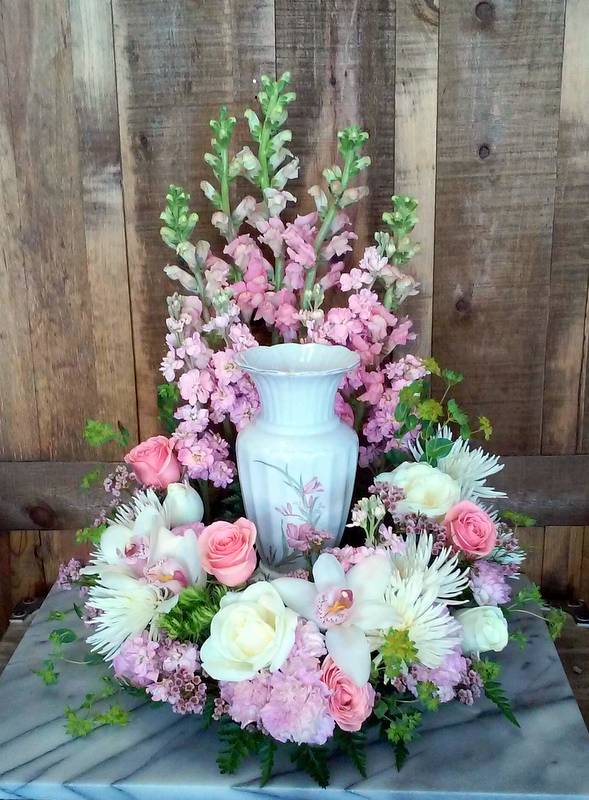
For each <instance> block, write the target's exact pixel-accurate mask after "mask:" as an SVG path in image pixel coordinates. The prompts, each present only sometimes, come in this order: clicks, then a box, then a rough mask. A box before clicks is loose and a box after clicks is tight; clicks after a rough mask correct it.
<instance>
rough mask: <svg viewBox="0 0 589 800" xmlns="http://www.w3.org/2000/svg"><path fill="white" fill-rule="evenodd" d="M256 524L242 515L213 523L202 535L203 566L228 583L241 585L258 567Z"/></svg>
mask: <svg viewBox="0 0 589 800" xmlns="http://www.w3.org/2000/svg"><path fill="white" fill-rule="evenodd" d="M255 541H256V526H255V525H254V523H253V522H250V521H249V520H247V519H244V518H243V517H240V519H238V520H236V521H235V522H233V523H232V522H222V521H219V522H213V523H212V525H208V526H207V527H206V528H205V529H204V530H203V531H202V533H201V534H200V536H199V539H198V546H199V550H200V557H201V562H202V566H203V567H204V569H205V570H206V571H207V572H208V573H209V575H214V577H215V578H216V579H217V580H218V581H219V582H220V583H223V584H225V586H239V584H241V583H245V581H246V580H247V579H248V578H249V577H250V575H251V574H252V572H253V571H254V570H255V568H256V563H257V562H256V551H255V549H254V544H255Z"/></svg>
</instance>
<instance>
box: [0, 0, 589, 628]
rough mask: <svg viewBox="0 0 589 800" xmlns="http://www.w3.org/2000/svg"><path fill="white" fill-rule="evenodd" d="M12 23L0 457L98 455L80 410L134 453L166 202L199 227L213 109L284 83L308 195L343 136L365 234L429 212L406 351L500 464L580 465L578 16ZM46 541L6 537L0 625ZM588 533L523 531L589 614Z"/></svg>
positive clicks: (315, 15) (1, 126) (83, 11)
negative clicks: (356, 156) (103, 422)
mask: <svg viewBox="0 0 589 800" xmlns="http://www.w3.org/2000/svg"><path fill="white" fill-rule="evenodd" d="M0 14H1V28H2V30H1V34H2V35H1V37H0V205H1V212H2V220H3V224H2V226H0V251H1V253H2V259H1V260H0V370H1V373H0V374H1V375H2V378H1V379H0V382H1V386H0V458H1V459H4V460H6V461H30V460H32V461H51V460H57V461H83V460H89V459H92V458H93V457H94V455H93V454H92V453H91V452H89V451H88V449H87V448H86V447H85V445H84V443H83V442H82V441H81V438H80V430H81V427H82V424H83V420H84V418H85V417H87V416H94V417H99V418H108V419H110V420H115V419H120V420H122V421H124V423H125V424H126V425H127V427H128V428H129V429H130V431H131V434H132V438H133V440H134V441H135V440H137V437H138V436H142V437H146V436H148V435H151V434H152V433H154V431H155V430H156V429H157V422H156V408H155V395H154V387H155V384H156V381H157V377H158V374H157V365H158V363H159V360H160V358H161V354H162V341H163V320H164V317H165V296H166V293H167V291H168V289H169V284H168V283H167V281H166V280H165V278H164V276H163V274H162V271H161V266H162V264H163V263H165V260H166V258H167V253H166V251H165V248H164V247H163V245H162V244H161V243H160V240H159V235H158V229H159V219H158V215H159V211H160V209H161V206H162V200H163V197H164V194H165V189H166V187H167V184H168V183H170V182H177V183H182V184H183V185H185V186H186V187H187V189H188V190H190V191H191V192H192V193H193V197H194V198H195V199H196V200H197V204H198V205H199V206H200V208H201V209H202V210H203V211H204V213H203V215H202V218H203V219H206V215H207V210H206V206H205V204H204V202H203V203H201V202H200V198H199V190H198V184H199V182H200V180H201V179H202V178H203V177H204V176H205V167H204V165H203V162H202V153H203V152H204V150H205V148H206V147H207V146H208V139H209V138H210V131H209V128H208V120H209V118H210V116H211V115H212V114H213V113H214V112H215V110H216V108H217V106H218V105H219V103H220V102H221V101H228V103H229V105H230V106H231V107H232V108H233V109H235V110H236V111H239V110H241V109H243V108H244V106H245V105H246V104H249V103H250V102H251V98H252V96H253V94H254V93H255V91H256V80H257V79H258V77H259V75H260V74H261V73H262V72H267V73H269V74H277V73H280V72H282V71H283V70H285V69H289V70H291V72H292V73H293V80H294V85H295V89H296V91H297V93H298V96H299V100H298V102H297V104H296V105H295V107H294V108H293V110H292V113H291V127H292V128H293V133H294V137H293V148H294V149H295V150H296V151H297V153H299V154H300V155H301V156H302V159H303V169H302V170H301V178H300V182H299V188H301V187H303V186H308V185H310V184H311V183H313V182H314V181H315V180H316V179H317V176H318V174H319V172H320V170H321V168H322V167H323V166H324V165H325V164H326V163H329V162H330V161H331V159H332V157H333V155H334V141H335V139H334V133H335V131H336V129H337V128H338V127H341V126H342V125H345V124H348V123H350V122H352V121H357V122H359V123H361V124H363V125H365V126H366V127H367V128H368V129H369V131H370V133H371V144H370V150H371V155H372V157H373V162H374V166H373V168H372V171H371V177H370V188H371V195H370V198H369V200H368V202H367V203H366V204H365V206H364V207H363V209H362V210H361V211H360V212H359V216H358V218H357V220H356V224H357V229H358V231H359V232H360V233H361V235H362V234H364V235H367V234H368V233H369V231H370V229H371V228H373V227H374V226H375V224H376V223H377V222H378V219H379V216H380V213H381V212H382V210H383V208H384V206H385V205H386V203H387V200H388V197H389V195H390V194H392V193H393V191H395V192H398V193H411V194H414V195H416V196H417V197H418V198H419V199H420V202H421V213H420V217H421V224H420V227H419V239H420V240H421V243H422V249H421V253H420V255H419V256H418V257H417V259H416V260H415V262H414V265H413V271H414V273H415V274H416V275H417V277H418V279H419V280H420V282H421V285H422V291H421V294H420V296H419V297H418V298H415V299H412V300H411V306H410V309H409V311H410V313H411V315H412V316H413V318H414V320H415V324H416V329H417V331H418V333H419V339H418V342H417V343H416V346H415V347H416V350H417V351H418V352H420V353H423V354H426V353H428V352H429V351H430V349H432V348H433V352H434V353H435V354H436V356H437V357H438V358H439V360H441V361H442V362H443V363H444V364H446V365H448V366H455V367H458V368H460V369H462V370H463V371H464V372H465V373H466V375H467V379H468V380H467V382H466V383H465V384H464V387H463V389H462V397H461V399H462V400H463V402H464V403H465V404H466V405H467V406H468V407H469V408H471V409H473V410H474V409H477V410H479V411H481V412H484V413H487V414H488V415H489V416H490V417H492V419H493V422H494V424H495V428H496V431H497V434H496V438H495V442H494V447H495V449H496V450H497V452H500V453H502V454H504V455H514V456H538V455H573V454H581V453H587V452H589V411H588V404H589V391H588V381H589V376H588V371H587V349H588V348H587V343H588V341H589V317H588V314H587V301H588V279H589V237H588V235H587V230H588V225H587V223H588V221H589V219H588V218H589V48H588V47H587V42H588V41H589V15H588V14H587V4H586V0H528V2H526V3H521V2H517V1H516V0H493V2H477V0H452V2H450V0H446V2H441V3H440V4H438V3H437V2H436V0H365V2H363V3H358V2H356V0H322V2H321V3H319V2H313V0H254V2H251V1H250V2H248V3H247V4H246V3H245V2H244V0H201V1H200V2H192V0H165V2H164V0H0ZM240 125H241V131H242V132H243V130H244V126H243V123H240ZM300 203H301V207H302V209H303V210H304V209H306V208H309V207H310V198H308V197H306V196H305V195H304V194H303V195H302V196H301V200H300ZM203 227H204V232H205V233H210V227H209V228H207V225H206V222H205V223H204V226H203ZM119 456H120V453H118V452H117V451H116V448H112V449H111V450H110V451H107V452H105V453H101V457H103V458H106V459H116V458H118V457H119ZM3 490H4V491H7V488H6V486H4V487H3V486H1V485H0V495H1V493H2V491H3ZM34 502H35V498H34V497H31V503H34ZM531 511H532V512H533V509H531ZM566 521H567V519H563V524H564V523H565V522H566ZM582 522H587V523H588V524H589V519H587V520H582ZM53 524H54V523H52V521H51V519H48V520H46V521H45V525H44V526H43V525H42V526H41V527H42V528H43V527H44V528H45V529H44V530H29V531H27V530H24V531H22V530H13V531H12V532H10V533H0V627H1V625H2V619H3V617H4V619H5V618H6V614H7V609H8V608H9V606H11V605H12V604H14V603H15V602H16V601H17V600H19V599H20V598H22V597H24V596H26V595H28V594H31V593H35V592H38V591H41V590H42V589H43V588H44V587H46V585H47V584H48V582H50V581H51V580H52V579H53V577H54V575H55V570H56V564H57V562H58V561H59V559H60V558H61V557H62V556H65V555H67V554H69V553H70V552H71V551H72V547H73V544H72V536H71V533H69V534H66V535H59V536H54V535H52V534H51V533H50V532H49V531H50V530H51V528H52V525H53ZM32 527H35V526H34V525H31V528H32ZM0 530H2V525H1V524H0ZM588 531H589V529H584V528H582V527H572V528H571V527H566V528H563V527H546V528H541V529H536V530H534V531H533V532H530V533H528V534H527V537H528V538H529V539H530V541H531V543H532V556H531V559H530V570H531V572H532V573H533V575H534V577H536V578H538V579H539V580H542V581H543V582H544V583H545V584H546V586H547V587H548V588H550V589H552V590H554V591H567V590H570V591H574V592H577V593H579V592H586V595H587V596H589V586H587V583H588V582H589V533H588Z"/></svg>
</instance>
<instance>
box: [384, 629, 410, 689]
mask: <svg viewBox="0 0 589 800" xmlns="http://www.w3.org/2000/svg"><path fill="white" fill-rule="evenodd" d="M380 654H381V656H382V660H383V664H384V666H385V674H386V675H387V676H388V677H389V678H396V677H397V675H399V674H400V673H401V672H402V670H403V669H404V667H405V665H406V664H409V663H411V662H412V661H415V660H416V659H417V648H416V647H415V644H414V643H413V642H412V641H411V639H410V638H409V634H408V632H407V631H406V630H395V629H394V628H391V629H390V630H389V631H388V633H387V634H386V636H385V637H384V641H383V643H382V645H381V646H380Z"/></svg>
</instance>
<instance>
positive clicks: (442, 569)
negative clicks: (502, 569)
mask: <svg viewBox="0 0 589 800" xmlns="http://www.w3.org/2000/svg"><path fill="white" fill-rule="evenodd" d="M433 546H434V537H433V536H432V535H431V534H430V533H427V534H425V533H422V534H420V535H419V536H416V535H414V534H413V535H410V536H408V537H407V542H406V546H405V550H404V551H403V552H401V553H394V554H392V555H391V557H390V558H391V563H392V568H393V569H392V573H393V574H392V577H391V584H390V585H391V588H392V590H393V591H396V590H397V588H399V587H400V586H401V585H402V584H403V583H404V582H406V581H407V580H408V579H409V578H413V577H415V581H417V580H419V581H421V587H422V589H421V591H422V594H428V595H429V594H430V593H432V592H433V596H434V599H436V600H442V601H443V602H444V603H446V604H448V605H458V604H460V603H462V602H464V601H462V600H455V599H453V598H456V597H458V596H459V595H461V594H462V593H463V592H464V590H465V589H466V587H467V586H468V580H469V576H468V570H461V569H460V567H459V566H458V555H457V554H456V553H453V552H452V550H450V548H448V547H445V548H443V549H442V551H441V552H440V553H438V555H437V556H436V557H435V558H434V560H433V561H432V560H431V559H432V549H433ZM430 561H431V563H430Z"/></svg>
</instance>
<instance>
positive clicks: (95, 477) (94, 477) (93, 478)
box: [80, 467, 102, 489]
mask: <svg viewBox="0 0 589 800" xmlns="http://www.w3.org/2000/svg"><path fill="white" fill-rule="evenodd" d="M101 477H102V470H101V469H100V467H96V468H95V469H91V470H90V471H89V472H87V473H86V474H85V475H82V478H81V480H80V488H82V489H90V487H91V486H94V484H95V483H98V481H99V480H100V478H101Z"/></svg>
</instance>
